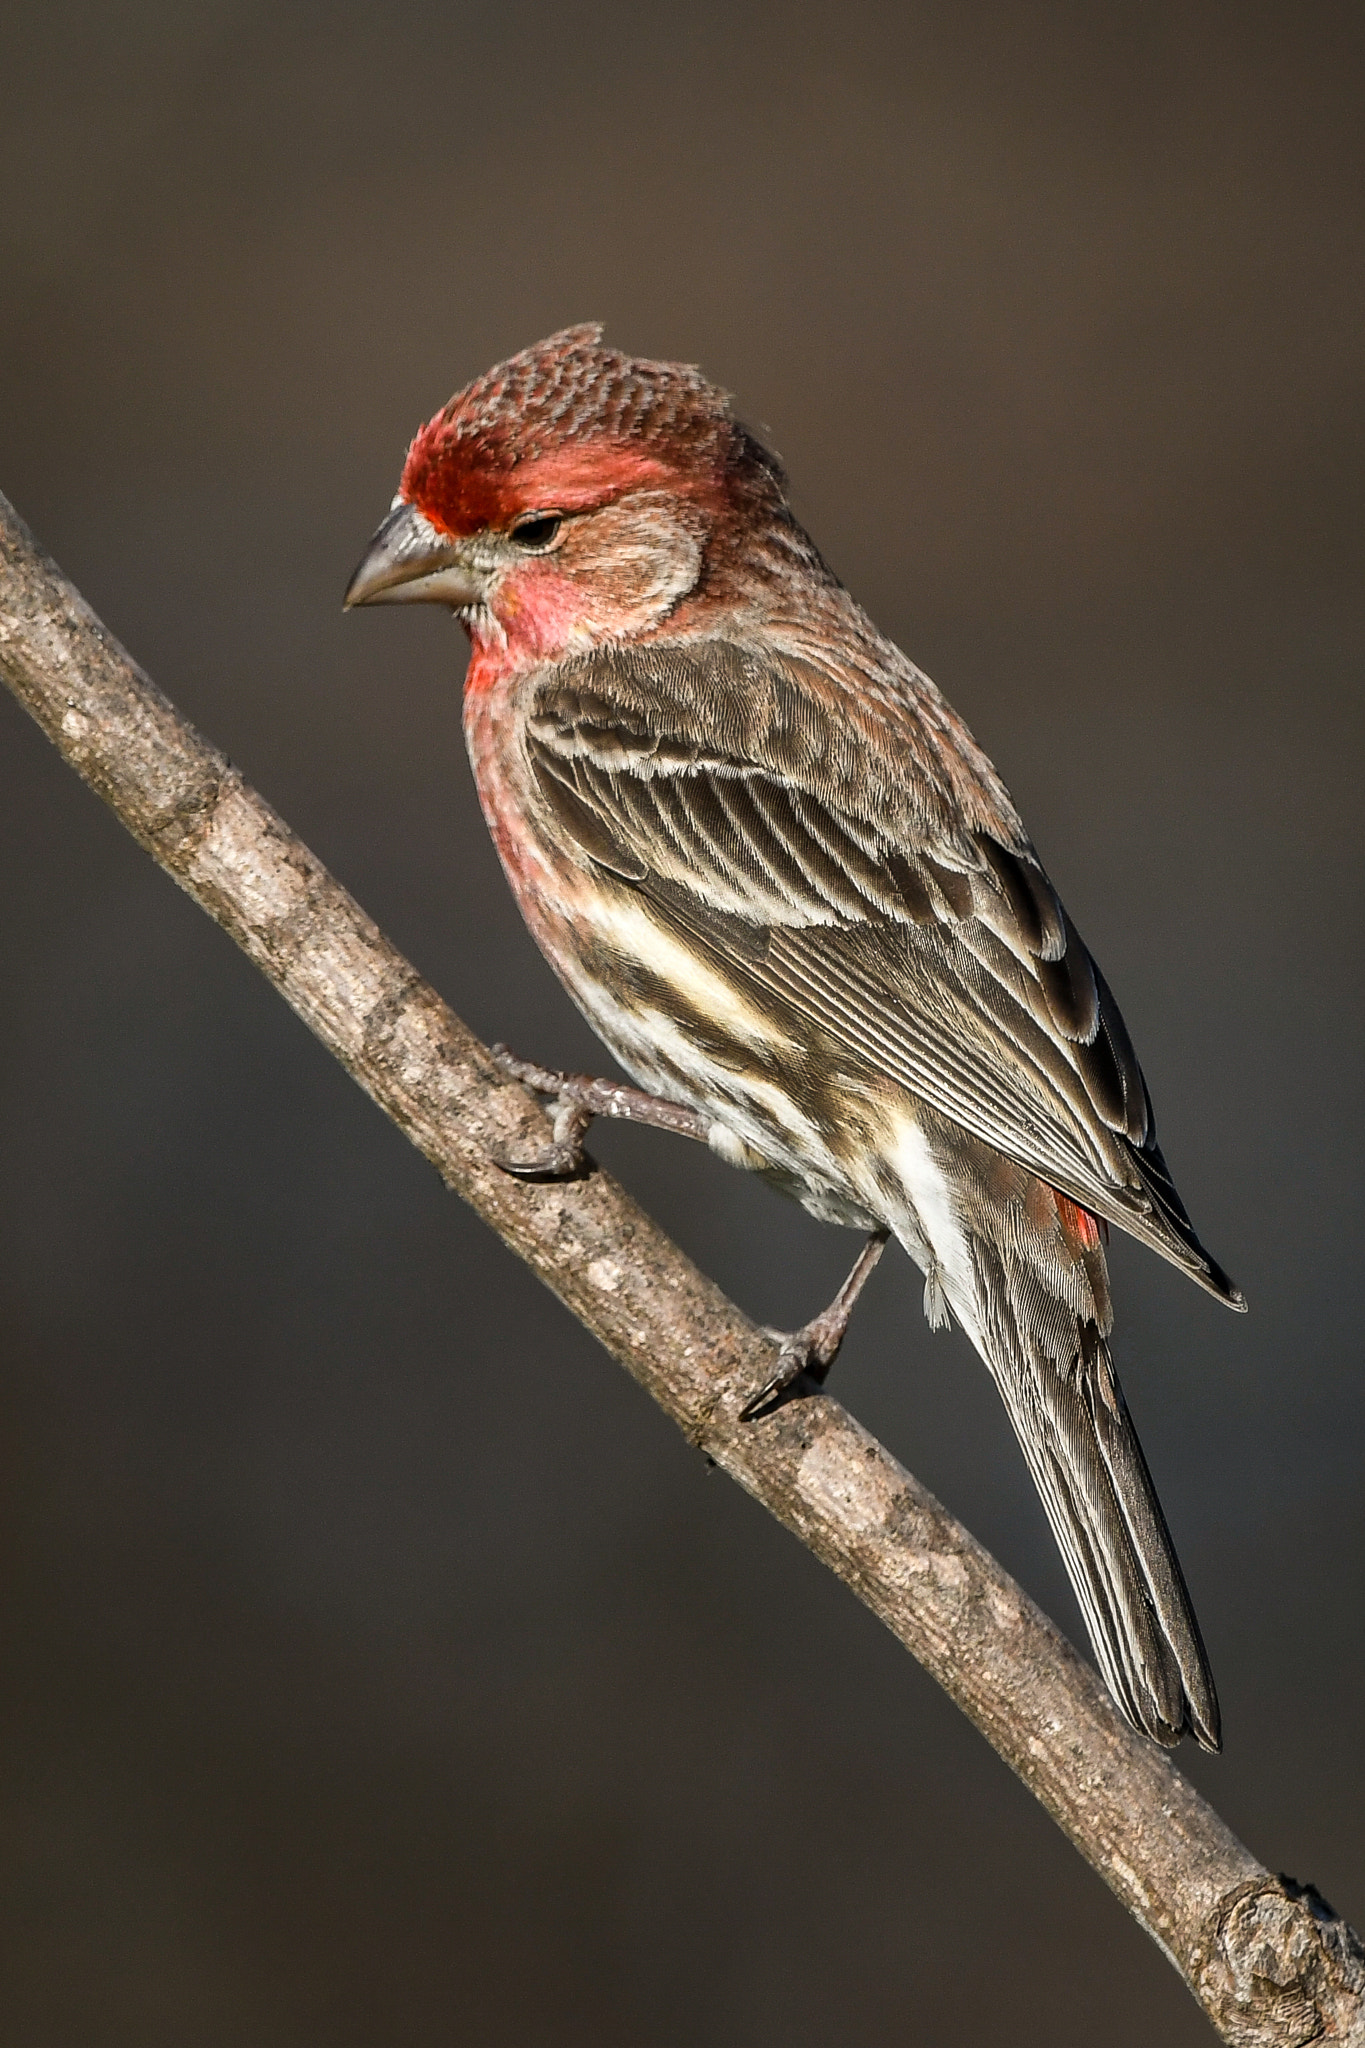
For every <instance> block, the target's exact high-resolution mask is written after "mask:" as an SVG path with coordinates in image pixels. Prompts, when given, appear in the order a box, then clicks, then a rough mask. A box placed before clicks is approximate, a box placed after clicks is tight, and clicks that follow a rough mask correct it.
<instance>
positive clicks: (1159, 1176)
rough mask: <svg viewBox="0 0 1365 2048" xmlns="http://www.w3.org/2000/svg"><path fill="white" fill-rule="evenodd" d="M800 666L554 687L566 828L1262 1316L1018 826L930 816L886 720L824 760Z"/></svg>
mask: <svg viewBox="0 0 1365 2048" xmlns="http://www.w3.org/2000/svg"><path fill="white" fill-rule="evenodd" d="M792 666H793V665H792V664H790V663H788V664H785V665H784V663H783V662H782V661H781V660H780V659H779V658H777V657H775V656H765V657H763V658H762V660H760V659H759V658H758V657H756V656H753V655H751V654H749V653H747V652H745V651H743V650H740V649H737V648H734V647H731V646H727V645H725V644H724V643H700V644H692V643H683V642H679V643H674V644H672V645H669V646H655V647H649V648H643V649H634V650H622V649H618V650H614V651H612V652H610V653H607V654H598V655H594V656H592V657H589V658H586V659H584V660H582V661H579V662H575V663H572V664H569V665H568V667H567V668H561V669H558V670H555V671H553V672H551V673H550V674H549V675H548V676H547V677H545V678H544V679H543V680H542V681H541V682H540V684H539V685H538V687H537V689H536V693H535V698H534V702H533V704H532V708H531V716H530V718H529V721H528V725H527V729H526V730H527V747H528V751H529V755H530V761H531V766H532V768H533V771H534V774H535V779H536V782H537V785H538V787H539V789H540V790H541V792H542V794H543V795H544V796H545V799H546V802H547V806H548V809H549V811H550V812H551V813H552V815H553V817H554V819H555V821H556V823H557V825H558V826H559V828H560V829H561V830H562V831H563V832H566V833H567V834H568V836H569V838H570V840H571V841H572V842H573V843H574V844H576V845H577V847H578V848H579V849H580V850H581V852H582V854H583V855H585V856H586V858H587V859H588V860H590V861H593V862H596V863H598V864H599V865H601V866H603V867H605V868H606V869H608V870H609V871H610V872H612V873H613V874H615V875H616V876H618V877H620V878H622V879H625V880H628V881H630V882H632V883H634V884H636V885H637V886H639V887H640V888H642V889H643V890H645V891H646V892H647V893H648V894H649V895H650V896H651V899H652V900H653V901H654V903H655V904H656V906H657V907H658V909H659V911H660V914H662V915H663V916H664V917H665V918H668V919H671V920H673V921H674V922H676V923H680V924H683V925H685V926H687V927H688V928H689V929H690V931H691V933H692V935H693V937H694V938H696V939H698V940H699V941H700V942H701V943H702V944H704V945H705V946H706V947H707V948H708V949H709V950H710V951H711V952H712V953H713V954H715V955H717V956H719V957H720V958H721V959H722V960H723V961H724V962H725V964H726V965H727V967H729V968H730V969H731V971H733V972H735V973H738V974H740V975H741V976H743V977H744V978H745V979H746V980H747V981H748V982H749V983H750V984H751V985H752V986H753V987H754V989H755V990H756V991H757V992H759V993H760V994H762V995H765V996H766V997H767V998H769V999H770V1000H775V1001H777V1002H779V1003H781V1004H783V1005H785V1006H786V1007H787V1008H788V1009H790V1010H792V1011H794V1012H796V1013H797V1016H798V1017H799V1018H804V1019H805V1020H806V1023H807V1025H808V1026H810V1027H818V1028H819V1030H821V1031H822V1032H823V1033H825V1034H826V1036H827V1037H828V1038H829V1039H830V1040H832V1041H833V1042H834V1043H835V1044H836V1045H837V1046H838V1047H839V1048H840V1049H841V1053H842V1056H843V1057H844V1058H846V1059H850V1060H852V1061H854V1062H855V1063H856V1062H861V1063H862V1064H863V1065H864V1066H865V1067H867V1068H869V1069H871V1070H872V1072H873V1073H879V1074H882V1075H885V1076H886V1077H888V1078H890V1079H893V1080H895V1081H897V1082H899V1083H900V1084H901V1085H903V1086H904V1087H906V1088H907V1089H909V1090H910V1091H911V1092H913V1093H914V1094H916V1095H918V1096H920V1097H921V1098H922V1099H923V1100H925V1101H926V1102H929V1103H931V1104H933V1105H934V1106H936V1107H937V1108H939V1109H941V1110H942V1111H943V1112H944V1114H945V1115H947V1116H949V1117H952V1118H953V1119H954V1120H955V1121H956V1122H958V1123H960V1124H961V1125H963V1126H964V1128H966V1129H967V1130H969V1131H971V1132H973V1133H974V1134H975V1135H976V1136H977V1137H979V1138H981V1139H983V1140H984V1141H985V1142H986V1143H988V1144H990V1145H992V1146H994V1147H995V1148H996V1149H997V1150H999V1151H1001V1152H1003V1153H1005V1154H1007V1155H1008V1156H1009V1157H1010V1158H1012V1159H1015V1160H1017V1161H1019V1162H1020V1164H1022V1165H1024V1166H1026V1167H1028V1168H1029V1169H1030V1170H1032V1171H1034V1172H1036V1173H1039V1174H1041V1175H1042V1176H1043V1177H1044V1178H1046V1179H1047V1180H1049V1181H1050V1182H1051V1183H1052V1184H1053V1185H1055V1186H1056V1187H1058V1188H1060V1189H1061V1190H1062V1191H1063V1192H1064V1193H1066V1194H1068V1195H1070V1196H1071V1197H1073V1199H1075V1200H1077V1201H1080V1202H1082V1203H1084V1205H1085V1206H1086V1207H1087V1208H1089V1209H1091V1210H1093V1211H1095V1213H1097V1214H1099V1215H1101V1216H1106V1217H1108V1218H1109V1219H1110V1220H1111V1221H1113V1222H1115V1223H1117V1224H1118V1225H1119V1226H1120V1227H1121V1228H1123V1229H1126V1230H1129V1231H1131V1232H1132V1233H1133V1234H1135V1235H1137V1236H1139V1237H1141V1238H1143V1239H1144V1240H1145V1241H1146V1242H1148V1243H1149V1244H1151V1245H1153V1246H1154V1248H1155V1249H1157V1250H1158V1251H1160V1252H1162V1253H1163V1254H1164V1255H1165V1256H1166V1257H1167V1258H1170V1259H1171V1260H1172V1261H1173V1262H1174V1263H1176V1264H1178V1265H1180V1266H1181V1267H1183V1268H1184V1270H1186V1271H1187V1272H1188V1273H1190V1274H1191V1276H1192V1277H1193V1278H1195V1279H1196V1280H1198V1281H1199V1282H1200V1283H1201V1284H1202V1285H1204V1286H1205V1287H1207V1288H1208V1289H1209V1291H1210V1292H1212V1293H1214V1294H1216V1295H1218V1296H1220V1298H1222V1299H1224V1300H1240V1297H1239V1296H1237V1294H1236V1290H1235V1289H1233V1287H1232V1284H1231V1282H1230V1281H1228V1279H1227V1277H1226V1275H1225V1274H1223V1273H1222V1271H1221V1269H1220V1268H1219V1267H1218V1266H1217V1265H1216V1264H1215V1263H1214V1262H1213V1261H1212V1260H1211V1259H1210V1258H1209V1257H1208V1254H1207V1253H1206V1252H1205V1251H1204V1250H1203V1247H1202V1246H1201V1245H1200V1244H1199V1241H1198V1239H1197V1238H1196V1236H1195V1234H1194V1230H1193V1227H1192V1225H1191V1224H1190V1221H1189V1218H1188V1216H1187V1215H1186V1214H1185V1211H1184V1209H1183V1207H1182V1205H1181V1203H1180V1199H1179V1197H1178V1195H1177V1194H1176V1192H1175V1188H1174V1186H1173V1185H1172V1183H1171V1179H1170V1175H1169V1173H1168V1171H1167V1169H1166V1165H1165V1161H1164V1160H1163V1159H1162V1156H1161V1153H1160V1150H1159V1148H1158V1147H1157V1144H1156V1137H1155V1130H1154V1127H1153V1123H1152V1117H1151V1104H1150V1098H1149V1097H1148V1094H1147V1088H1146V1084H1145V1082H1144V1080H1143V1077H1142V1072H1141V1069H1140V1068H1139V1066H1138V1063H1137V1059H1136V1057H1135V1055H1134V1052H1133V1047H1132V1042H1131V1040H1130V1039H1129V1036H1128V1032H1127V1030H1126V1028H1125V1026H1124V1023H1123V1019H1122V1017H1121V1015H1120V1014H1119V1010H1118V1006H1117V1004H1116V1003H1115V1001H1114V998H1113V996H1112V995H1111V993H1110V991H1109V988H1108V986H1107V984H1106V983H1105V981H1104V978H1103V976H1102V975H1101V974H1100V973H1099V971H1098V969H1097V968H1096V967H1095V965H1094V962H1093V961H1092V960H1091V957H1090V954H1089V952H1088V951H1087V949H1086V947H1085V944H1084V942H1083V941H1082V939H1081V937H1080V934H1079V933H1078V932H1077V930H1076V927H1075V925H1074V924H1073V923H1072V921H1071V919H1070V918H1069V916H1068V915H1067V913H1066V911H1065V910H1064V908H1063V907H1062V905H1061V903H1060V902H1059V900H1058V897H1057V894H1056V891H1055V890H1054V889H1053V887H1052V884H1051V882H1050V881H1049V880H1048V878H1047V876H1046V874H1045V873H1044V871H1043V869H1042V867H1041V865H1040V864H1039V862H1038V859H1037V856H1036V854H1035V853H1034V851H1033V848H1032V846H1031V845H1030V844H1029V843H1028V841H1027V840H1026V839H1025V838H1024V836H1023V833H1022V828H1020V827H1019V826H1018V824H1017V820H1015V819H1014V818H1013V814H1012V812H1011V813H1009V815H1001V816H1000V817H999V819H998V821H997V823H996V825H995V827H994V829H991V830H987V829H985V828H984V827H983V826H982V824H981V823H980V822H979V820H978V821H976V822H972V821H969V819H968V818H967V816H966V815H965V814H964V812H963V810H962V808H961V806H960V805H959V806H958V807H957V808H956V809H955V808H954V806H953V805H952V803H951V802H950V801H949V800H948V795H946V794H945V791H944V790H943V789H942V788H936V787H932V786H931V788H930V790H929V795H928V798H927V799H926V798H925V796H924V793H923V791H922V790H919V789H918V788H915V789H911V788H910V783H911V782H912V780H914V778H911V777H908V776H906V775H905V774H904V772H903V771H901V772H898V762H897V758H896V754H895V749H894V745H893V744H892V741H893V739H894V735H892V736H891V738H887V737H886V736H885V735H884V736H883V738H882V740H881V741H880V742H878V741H877V738H876V735H875V733H873V732H872V731H870V730H869V729H868V727H867V724H866V721H865V720H864V722H863V724H862V725H855V723H854V721H853V720H851V719H849V720H840V721H838V724H837V729H836V730H835V731H834V733H833V736H832V737H827V739H826V744H825V751H824V752H823V753H822V751H821V727H820V721H819V719H818V718H817V717H816V716H815V715H814V712H813V709H812V706H811V703H810V701H809V691H808V690H803V688H802V687H801V681H802V679H801V678H800V677H799V676H797V675H795V674H793V673H791V672H790V670H791V668H792ZM718 735H720V736H721V740H718V737H717V736H718ZM722 741H723V743H722ZM860 749H861V752H860V751H859V750H860ZM915 765H916V768H917V769H920V770H922V763H920V762H918V761H917V762H916V764H915ZM919 779H920V780H921V781H922V780H923V776H922V773H921V775H920V777H919ZM1006 801H1007V800H1006ZM978 808H979V806H978ZM998 808H999V807H998V806H997V810H998Z"/></svg>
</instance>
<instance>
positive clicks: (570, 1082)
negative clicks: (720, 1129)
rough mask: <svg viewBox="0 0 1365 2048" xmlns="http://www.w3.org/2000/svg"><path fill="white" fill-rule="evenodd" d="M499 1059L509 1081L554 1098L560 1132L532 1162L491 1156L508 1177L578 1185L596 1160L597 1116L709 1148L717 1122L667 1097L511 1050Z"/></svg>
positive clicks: (498, 1049)
mask: <svg viewBox="0 0 1365 2048" xmlns="http://www.w3.org/2000/svg"><path fill="white" fill-rule="evenodd" d="M492 1052H493V1058H494V1060H495V1061H496V1062H497V1064H498V1066H499V1067H500V1068H501V1069H502V1071H503V1073H504V1074H506V1075H507V1077H508V1079H509V1080H512V1081H520V1082H521V1083H522V1084H523V1086H524V1087H527V1088H529V1089H531V1090H532V1091H533V1093H534V1094H536V1095H544V1096H548V1098H549V1100H550V1101H551V1103H552V1104H553V1105H554V1127H553V1131H552V1134H551V1138H550V1142H549V1144H548V1145H545V1146H542V1148H541V1150H540V1151H539V1152H536V1153H533V1154H532V1155H531V1157H530V1158H528V1159H514V1158H513V1157H512V1156H511V1155H510V1153H506V1152H501V1151H493V1152H491V1153H490V1155H489V1156H490V1157H491V1158H492V1160H493V1163H494V1165H495V1166H500V1167H501V1168H502V1170H503V1172H504V1173H511V1174H515V1175H516V1177H517V1178H518V1179H519V1180H574V1179H576V1178H577V1177H578V1176H579V1175H580V1174H583V1173H586V1172H587V1171H588V1168H589V1165H590V1163H591V1162H590V1161H589V1159H588V1156H587V1154H586V1153H585V1151H584V1150H583V1140H584V1138H585V1137H586V1136H587V1133H588V1126H589V1125H590V1124H591V1123H592V1121H593V1118H594V1117H599V1116H610V1117H618V1118H621V1119H624V1120H625V1121H626V1122H628V1123H637V1124H653V1125H655V1126H656V1127H657V1128H658V1129H660V1130H665V1131H677V1132H679V1133H680V1134H681V1135H682V1136H683V1137H685V1138H699V1139H700V1140H701V1142H702V1143H703V1144H705V1143H706V1140H707V1138H708V1136H709V1134H710V1130H711V1121H710V1118H709V1117H704V1116H702V1115H701V1114H700V1113H699V1112H698V1111H697V1110H694V1109H685V1108H684V1107H683V1105H682V1104H681V1103H678V1102H669V1101H667V1100H666V1099H665V1098H664V1097H663V1096H661V1095H647V1094H646V1093H645V1092H644V1090H643V1089H641V1088H629V1087H627V1086H626V1085H625V1084H624V1083H623V1082H618V1081H596V1080H594V1079H593V1078H592V1076H591V1075H590V1074H561V1073H558V1072H556V1071H555V1069H554V1068H552V1067H538V1066H537V1065H536V1064H535V1063H534V1061H532V1060H519V1059H517V1057H516V1056H515V1054H513V1053H510V1052H509V1051H508V1050H507V1047H506V1046H505V1045H495V1046H494V1047H493V1048H492Z"/></svg>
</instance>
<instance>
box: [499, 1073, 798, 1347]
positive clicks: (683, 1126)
mask: <svg viewBox="0 0 1365 2048" xmlns="http://www.w3.org/2000/svg"><path fill="white" fill-rule="evenodd" d="M492 1051H493V1058H494V1059H495V1060H496V1061H497V1063H498V1065H499V1067H501V1069H502V1071H503V1073H504V1074H506V1075H507V1076H508V1078H509V1079H510V1080H513V1081H520V1082H522V1083H523V1085H524V1086H525V1087H527V1088H531V1089H534V1091H535V1093H536V1094H537V1095H546V1096H548V1097H549V1099H550V1101H551V1102H552V1103H553V1105H554V1134H553V1136H552V1137H551V1140H550V1143H549V1144H548V1145H545V1146H543V1147H542V1148H541V1150H540V1151H539V1152H536V1153H533V1154H532V1155H531V1157H530V1158H529V1159H513V1158H511V1157H510V1156H509V1155H508V1154H507V1153H505V1152H493V1153H492V1154H491V1157H492V1159H493V1163H494V1165H496V1166H500V1167H501V1168H502V1170H503V1172H504V1173H511V1174H515V1175H516V1176H517V1178H518V1179H519V1180H572V1179H574V1178H575V1176H576V1175H578V1174H580V1173H582V1172H583V1171H584V1167H585V1161H584V1153H583V1140H584V1138H585V1137H586V1136H587V1131H588V1125H589V1124H590V1123H591V1122H592V1120H593V1118H594V1117H597V1116H614V1117H622V1118H624V1119H625V1120H626V1122H628V1123H634V1124H653V1125H655V1126H656V1128H657V1129H659V1130H662V1131H677V1132H678V1133H679V1134H680V1135H681V1136H682V1137H684V1138H699V1139H700V1140H701V1142H702V1144H703V1145H704V1144H705V1143H706V1141H707V1139H708V1138H709V1136H710V1134H711V1118H710V1117H708V1116H702V1115H701V1113H700V1112H699V1111H698V1110H695V1109H685V1108H684V1107H683V1105H682V1104H681V1103H680V1102H669V1101H667V1100H665V1098H664V1097H663V1096H662V1095H646V1093H645V1092H644V1090H643V1089H642V1088H628V1087H626V1085H625V1084H624V1082H619V1081H594V1080H593V1079H592V1077H591V1075H589V1074H559V1073H556V1072H555V1071H554V1070H553V1069H552V1068H550V1067H538V1066H536V1065H535V1063H534V1062H533V1061H531V1060H519V1059H517V1058H516V1057H515V1056H514V1055H513V1054H512V1053H510V1052H509V1051H508V1050H507V1047H506V1046H505V1045H495V1046H494V1047H493V1048H492ZM836 1348H837V1347H836ZM831 1355H832V1354H831Z"/></svg>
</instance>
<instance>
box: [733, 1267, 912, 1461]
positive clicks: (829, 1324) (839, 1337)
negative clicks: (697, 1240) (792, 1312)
mask: <svg viewBox="0 0 1365 2048" xmlns="http://www.w3.org/2000/svg"><path fill="white" fill-rule="evenodd" d="M887 1235H888V1233H887V1232H886V1231H885V1230H874V1231H873V1233H872V1235H871V1236H870V1237H869V1238H868V1240H867V1243H866V1244H865V1245H864V1246H863V1248H862V1250H861V1251H860V1252H859V1254H858V1258H857V1261H856V1263H855V1265H854V1268H853V1271H852V1272H851V1273H850V1274H849V1276H848V1278H847V1280H845V1282H844V1284H843V1286H842V1287H841V1288H840V1289H839V1292H838V1293H837V1294H836V1295H835V1297H834V1299H833V1301H832V1302H831V1303H830V1305H829V1307H828V1308H826V1309H822V1310H821V1311H820V1313H819V1315H818V1316H812V1318H811V1320H810V1321H809V1322H808V1323H805V1324H803V1325H802V1327H801V1328H800V1329H799V1330H793V1331H792V1332H791V1333H790V1335H784V1334H783V1332H782V1331H781V1330H769V1331H768V1332H767V1334H768V1336H770V1337H772V1338H773V1339H774V1340H775V1341H776V1342H777V1343H778V1344H779V1345H780V1346H781V1349H780V1350H779V1352H778V1354H777V1364H776V1366H775V1368H774V1370H773V1371H772V1372H771V1373H770V1374H769V1376H768V1378H767V1379H766V1380H765V1381H764V1383H763V1385H762V1386H761V1387H760V1388H759V1390H758V1392H757V1393H756V1394H754V1395H753V1396H752V1397H751V1398H750V1399H749V1400H747V1401H746V1402H745V1404H744V1406H743V1407H742V1408H741V1409H740V1411H739V1419H740V1421H741V1422H751V1421H752V1420H753V1418H754V1417H755V1416H756V1415H758V1414H760V1413H762V1412H763V1411H764V1410H765V1409H767V1408H769V1407H775V1406H776V1405H777V1404H778V1403H779V1402H780V1401H781V1399H782V1397H783V1395H784V1394H785V1393H787V1391H788V1390H789V1389H790V1388H791V1387H793V1386H794V1385H795V1384H796V1382H797V1380H799V1379H801V1378H803V1377H804V1378H805V1379H808V1380H813V1381H814V1382H815V1385H816V1386H817V1387H822V1386H823V1385H824V1383H825V1379H826V1376H827V1374H828V1372H829V1369H830V1367H831V1366H832V1365H833V1363H834V1361H835V1359H836V1358H837V1357H838V1356H839V1349H840V1346H841V1345H842V1343H843V1341H844V1335H845V1332H846V1331H847V1329H848V1325H849V1318H850V1317H851V1316H852V1314H853V1306H854V1303H855V1302H856V1301H857V1299H858V1296H859V1295H860V1294H861V1293H862V1291H863V1288H864V1286H865V1285H866V1283H867V1279H868V1275H869V1274H870V1273H871V1272H872V1269H873V1267H874V1266H875V1265H876V1263H877V1261H878V1259H879V1258H880V1257H881V1255H882V1253H883V1252H884V1251H885V1249H886V1240H887Z"/></svg>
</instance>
